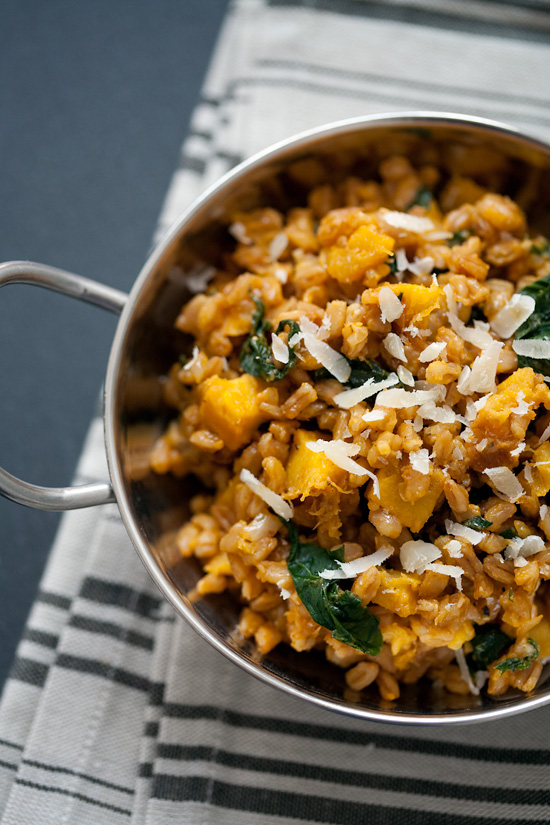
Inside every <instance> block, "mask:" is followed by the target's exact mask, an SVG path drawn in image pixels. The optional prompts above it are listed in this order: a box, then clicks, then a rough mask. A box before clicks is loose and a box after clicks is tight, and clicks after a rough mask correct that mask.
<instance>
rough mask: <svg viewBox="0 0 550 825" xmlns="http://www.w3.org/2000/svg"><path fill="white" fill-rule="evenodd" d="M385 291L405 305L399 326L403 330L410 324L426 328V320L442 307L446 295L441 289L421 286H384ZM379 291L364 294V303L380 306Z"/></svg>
mask: <svg viewBox="0 0 550 825" xmlns="http://www.w3.org/2000/svg"><path fill="white" fill-rule="evenodd" d="M383 286H384V288H385V289H387V288H389V289H391V290H392V292H394V293H395V295H398V296H399V297H400V300H401V303H402V304H403V314H402V315H401V316H400V317H399V320H398V325H399V326H400V327H401V328H404V327H407V326H409V325H410V324H412V325H413V326H416V327H421V328H422V327H424V326H425V325H426V319H427V318H428V316H429V315H430V314H431V313H432V312H433V311H434V310H436V309H439V307H441V305H442V296H443V295H444V292H443V290H442V289H441V287H439V286H437V285H436V284H433V285H432V286H420V285H419V284H384V285H383ZM379 291H380V290H379V289H377V290H374V289H369V290H366V291H365V292H364V293H363V303H364V304H365V305H368V304H378V300H379V298H378V293H379Z"/></svg>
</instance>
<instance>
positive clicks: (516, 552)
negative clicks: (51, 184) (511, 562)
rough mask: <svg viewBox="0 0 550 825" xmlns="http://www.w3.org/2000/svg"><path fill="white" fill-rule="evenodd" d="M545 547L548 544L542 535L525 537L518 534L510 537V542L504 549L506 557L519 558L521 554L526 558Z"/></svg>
mask: <svg viewBox="0 0 550 825" xmlns="http://www.w3.org/2000/svg"><path fill="white" fill-rule="evenodd" d="M545 549H546V545H545V543H544V540H543V539H541V537H540V536H526V537H525V538H524V539H520V538H519V536H516V538H514V539H510V541H509V542H508V547H507V548H506V549H505V550H504V558H505V559H517V558H519V556H521V557H522V558H524V559H525V558H527V557H528V556H534V555H535V553H540V552H541V550H545Z"/></svg>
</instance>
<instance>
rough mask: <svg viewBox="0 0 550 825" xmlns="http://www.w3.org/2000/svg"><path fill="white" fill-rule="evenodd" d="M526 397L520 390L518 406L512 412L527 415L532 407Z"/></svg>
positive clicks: (517, 398)
mask: <svg viewBox="0 0 550 825" xmlns="http://www.w3.org/2000/svg"><path fill="white" fill-rule="evenodd" d="M524 399H525V393H524V392H523V391H522V390H520V391H519V392H518V394H517V397H516V401H517V407H514V409H513V410H511V412H513V413H515V414H516V415H525V414H526V413H528V412H529V410H530V409H531V404H529V403H528V402H527V401H525V400H524Z"/></svg>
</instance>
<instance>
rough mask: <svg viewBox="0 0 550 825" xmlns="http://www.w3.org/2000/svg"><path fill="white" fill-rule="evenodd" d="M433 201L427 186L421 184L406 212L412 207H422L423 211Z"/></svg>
mask: <svg viewBox="0 0 550 825" xmlns="http://www.w3.org/2000/svg"><path fill="white" fill-rule="evenodd" d="M432 200H433V192H432V190H431V189H430V187H429V186H426V184H425V183H423V184H422V186H421V187H420V189H419V190H418V192H417V193H416V195H415V196H414V198H413V200H412V201H411V202H410V203H409V205H408V206H407V208H406V210H405V211H407V210H408V209H411V208H412V207H413V206H423V207H424V209H428V207H429V205H430V204H431V202H432Z"/></svg>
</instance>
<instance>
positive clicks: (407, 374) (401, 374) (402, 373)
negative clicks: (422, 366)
mask: <svg viewBox="0 0 550 825" xmlns="http://www.w3.org/2000/svg"><path fill="white" fill-rule="evenodd" d="M397 377H398V378H399V380H400V381H401V383H402V384H406V385H407V387H414V375H413V374H412V372H411V371H410V370H408V369H407V367H404V366H403V364H399V366H398V367H397Z"/></svg>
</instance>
